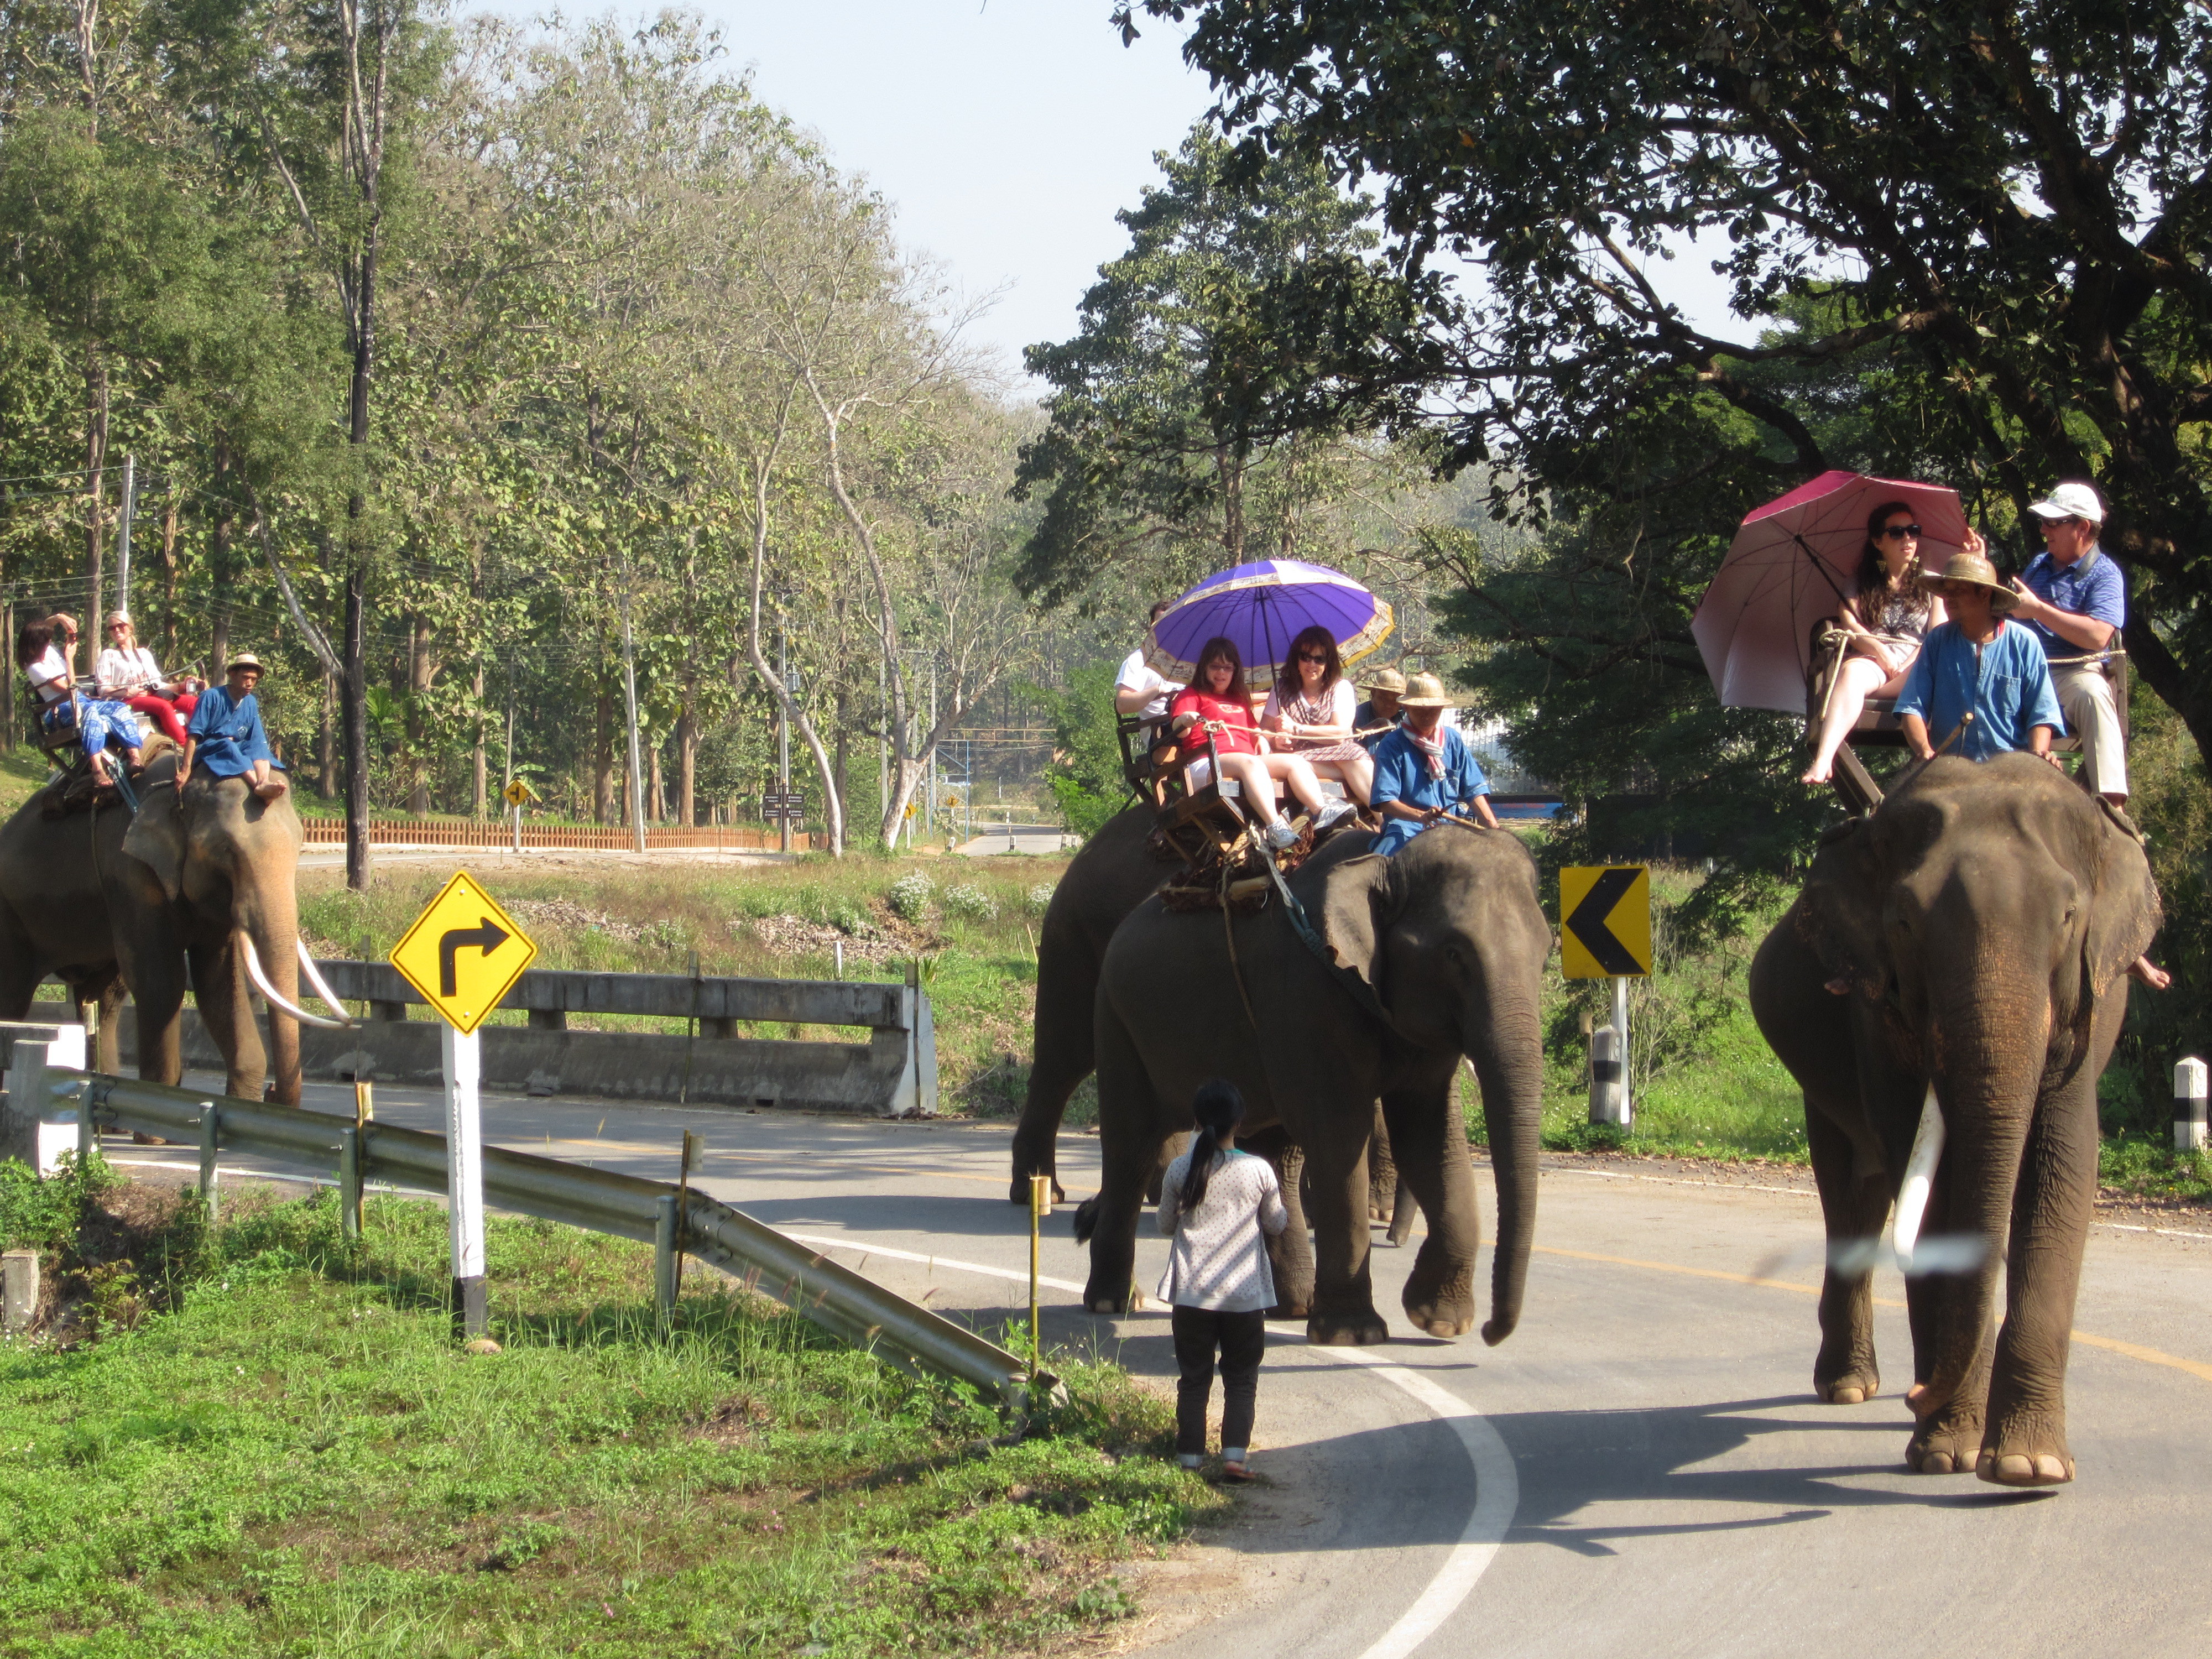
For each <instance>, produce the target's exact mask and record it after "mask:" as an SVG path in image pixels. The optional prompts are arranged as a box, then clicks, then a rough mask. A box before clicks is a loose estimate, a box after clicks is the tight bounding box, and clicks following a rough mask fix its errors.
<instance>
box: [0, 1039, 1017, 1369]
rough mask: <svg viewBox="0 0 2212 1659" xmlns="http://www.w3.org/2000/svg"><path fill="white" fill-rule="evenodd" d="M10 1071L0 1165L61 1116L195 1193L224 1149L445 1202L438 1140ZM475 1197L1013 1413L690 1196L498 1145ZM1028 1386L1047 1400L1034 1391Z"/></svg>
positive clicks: (23, 1046) (879, 1314) (913, 1332)
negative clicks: (715, 1279)
mask: <svg viewBox="0 0 2212 1659" xmlns="http://www.w3.org/2000/svg"><path fill="white" fill-rule="evenodd" d="M10 1059H11V1065H10V1067H9V1085H10V1087H9V1102H8V1112H7V1116H8V1120H9V1121H8V1122H7V1124H6V1125H5V1129H6V1133H0V1157H8V1156H15V1155H19V1154H17V1153H15V1152H14V1151H13V1150H12V1147H13V1146H14V1145H16V1144H20V1142H21V1139H22V1137H23V1135H24V1133H25V1129H26V1126H27V1125H28V1126H30V1128H31V1132H32V1134H33V1137H34V1138H35V1126H36V1125H37V1124H38V1123H39V1122H40V1121H45V1122H47V1123H54V1122H58V1121H66V1119H65V1117H64V1111H63V1109H64V1106H65V1105H67V1104H70V1103H74V1106H75V1113H74V1116H75V1122H76V1137H77V1147H78V1152H79V1154H80V1156H83V1155H86V1154H88V1153H89V1152H90V1151H91V1148H92V1146H93V1144H94V1137H95V1135H96V1133H97V1132H98V1131H99V1130H100V1129H133V1130H137V1131H138V1132H140V1133H144V1134H150V1135H159V1136H161V1138H162V1139H168V1140H177V1141H182V1142H184V1143H185V1144H187V1145H191V1144H194V1143H197V1146H198V1147H199V1152H200V1182H201V1189H202V1191H203V1192H206V1191H208V1190H210V1188H211V1187H212V1184H213V1181H214V1171H215V1160H216V1154H217V1153H218V1152H226V1151H228V1152H250V1153H252V1154H254V1155H256V1156H258V1157H262V1158H274V1159H277V1160H279V1161H282V1162H284V1163H288V1164H304V1165H306V1166H307V1167H309V1168H311V1169H314V1170H333V1169H334V1170H336V1172H337V1179H338V1182H339V1188H340V1194H339V1195H340V1200H341V1202H342V1204H343V1207H344V1209H345V1212H346V1213H347V1214H348V1215H349V1216H350V1215H351V1214H353V1213H354V1212H355V1211H356V1205H357V1201H358V1199H359V1197H360V1194H361V1190H362V1187H363V1186H364V1185H366V1184H367V1183H368V1182H371V1181H380V1182H385V1183H386V1184H388V1185H391V1186H394V1187H406V1188H414V1189H416V1190H418V1191H422V1192H428V1193H434V1194H440V1195H442V1194H444V1193H445V1191H446V1138H445V1137H444V1136H443V1135H438V1134H431V1133H427V1132H425V1131H423V1130H420V1129H407V1128H402V1127H399V1126H398V1124H392V1123H376V1122H369V1123H365V1124H356V1122H355V1121H354V1120H353V1119H352V1118H350V1117H343V1116H340V1115H337V1114H335V1113H331V1112H315V1111H309V1110H307V1109H304V1108H301V1107H294V1106H276V1105H268V1104H264V1103H261V1102H258V1101H251V1100H237V1099H234V1098H232V1097H229V1096H228V1095H214V1096H210V1095H206V1094H200V1093H196V1092H194V1091H191V1090H187V1089H173V1088H170V1087H167V1085H162V1084H159V1083H142V1082H139V1081H137V1080H136V1079H129V1078H119V1077H107V1076H104V1075H102V1074H100V1073H96V1072H83V1071H78V1070H76V1069H74V1068H71V1067H69V1066H54V1065H50V1064H49V1063H48V1060H49V1056H48V1054H47V1051H46V1044H44V1043H40V1042H23V1041H20V1040H19V1041H17V1042H15V1044H14V1050H13V1054H12V1055H11V1056H10ZM34 1144H35V1140H34ZM483 1187H484V1202H485V1203H486V1204H488V1205H490V1206H495V1207H497V1208H499V1209H502V1210H509V1211H513V1212H515V1213H517V1214H520V1215H529V1216H537V1217H539V1218H543V1219H544V1220H547V1221H557V1222H560V1223H562V1224H563V1225H567V1226H571V1227H581V1228H583V1229H585V1230H586V1231H591V1232H600V1233H611V1234H612V1235H613V1236H615V1237H617V1238H633V1239H636V1240H637V1241H639V1242H640V1243H648V1244H652V1245H653V1246H654V1247H655V1249H656V1250H657V1251H658V1252H659V1256H660V1264H659V1272H657V1273H655V1275H654V1283H655V1285H656V1287H657V1294H658V1296H659V1299H660V1301H661V1303H662V1305H663V1306H664V1307H665V1306H666V1305H667V1304H668V1303H669V1301H670V1300H671V1299H672V1297H673V1293H674V1285H675V1274H674V1273H673V1271H672V1269H673V1266H674V1260H675V1255H676V1254H677V1252H678V1250H679V1249H680V1250H681V1251H682V1253H684V1254H685V1255H691V1256H695V1257H696V1258H697V1259H699V1260H700V1261H707V1262H711V1263H713V1264H714V1266H715V1267H720V1268H721V1269H722V1271H724V1272H725V1273H728V1274H730V1275H731V1276H732V1278H735V1279H739V1280H741V1281H742V1282H743V1283H744V1284H745V1285H747V1286H748V1287H750V1288H751V1289H754V1290H757V1291H761V1292H763V1294H764V1295H767V1296H770V1297H774V1298H775V1300H776V1301H778V1302H781V1304H783V1305H784V1306H786V1307H787V1308H789V1309H790V1310H792V1311H793V1313H796V1314H799V1315H800V1316H803V1317H805V1318H807V1319H810V1320H811V1321H812V1322H814V1323H816V1324H817V1325H819V1326H821V1327H822V1328H823V1329H824V1330H827V1331H829V1332H832V1333H834V1334H836V1335H837V1336H840V1337H842V1338H843V1339H844V1340H847V1341H848V1342H850V1343H852V1344H853V1345H854V1346H855V1347H859V1348H864V1349H868V1350H872V1351H876V1352H882V1353H883V1354H884V1358H888V1359H890V1360H891V1361H892V1362H893V1363H894V1364H902V1365H904V1366H906V1367H908V1368H909V1369H912V1368H914V1367H917V1366H918V1367H920V1368H921V1369H924V1370H930V1371H934V1372H936V1373H937V1374H938V1375H939V1376H949V1377H952V1378H955V1379H957V1381H960V1382H963V1383H969V1384H972V1385H973V1386H974V1387H975V1388H976V1389H980V1390H981V1391H982V1392H983V1393H985V1394H987V1395H991V1396H994V1397H995V1398H996V1399H998V1400H999V1401H1001V1402H1002V1403H1004V1404H1005V1405H1006V1406H1009V1407H1015V1408H1017V1409H1018V1408H1021V1407H1024V1405H1025V1404H1026V1403H1027V1401H1028V1399H1029V1395H1030V1386H1031V1385H1030V1376H1029V1374H1028V1367H1027V1365H1026V1364H1024V1361H1023V1360H1021V1359H1020V1358H1018V1357H1017V1356H1015V1355H1014V1354H1012V1353H1009V1352H1007V1351H1006V1349H1004V1348H1001V1347H1000V1346H997V1345H996V1344H995V1343H993V1342H989V1341H987V1340H984V1339H983V1338H982V1337H981V1336H978V1335H977V1334H975V1332H973V1331H971V1330H969V1329H967V1328H965V1327H963V1326H961V1325H957V1324H955V1323H954V1322H952V1321H951V1320H949V1319H947V1318H945V1316H943V1315H941V1314H935V1313H932V1312H931V1311H930V1310H928V1309H927V1308H924V1307H921V1306H919V1305H918V1304H915V1303H912V1302H909V1301H908V1300H907V1299H906V1298H905V1297H902V1296H900V1295H898V1294H897V1293H896V1292H895V1291H887V1290H885V1289H884V1287H883V1286H882V1285H877V1284H874V1283H872V1281H870V1280H868V1279H863V1278H861V1277H860V1274H858V1273H854V1272H853V1271H852V1270H851V1269H850V1268H848V1267H840V1266H839V1265H838V1264H837V1263H836V1262H834V1261H830V1260H829V1258H828V1257H826V1256H824V1255H820V1254H819V1253H817V1252H816V1251H813V1250H810V1249H807V1248H805V1246H804V1245H801V1244H798V1243H793V1241H792V1240H790V1239H788V1238H786V1237H784V1236H783V1235H782V1234H781V1233H779V1232H777V1231H775V1229H774V1228H772V1227H769V1226H766V1225H763V1224H762V1223H760V1222H758V1221H756V1220H754V1219H753V1218H751V1217H750V1216H749V1215H746V1214H745V1213H744V1212H743V1211H740V1210H737V1209H733V1208H732V1207H731V1206H729V1205H726V1204H724V1203H722V1202H721V1201H720V1200H717V1199H713V1198H709V1197H708V1196H707V1195H706V1194H703V1193H701V1192H698V1191H697V1190H696V1189H692V1190H688V1191H684V1192H683V1193H680V1194H679V1192H678V1188H676V1187H675V1186H673V1185H671V1183H669V1182H659V1181H645V1180H641V1179H640V1178H639V1177H637V1176H625V1175H617V1174H614V1173H613V1172H611V1171H610V1170H594V1169H590V1168H588V1167H586V1166H585V1165H583V1164H569V1163H564V1162H563V1161H562V1160H561V1159H559V1158H540V1157H538V1156H536V1155H535V1154H532V1153H529V1152H508V1151H507V1150H506V1149H505V1148H503V1147H497V1146H487V1147H485V1148H484V1149H483ZM679 1204H680V1206H681V1209H680V1212H679V1209H678V1206H679ZM1037 1381H1038V1383H1039V1384H1040V1385H1041V1386H1043V1387H1047V1388H1049V1387H1050V1384H1049V1383H1048V1382H1047V1381H1046V1380H1045V1379H1043V1378H1039V1379H1037Z"/></svg>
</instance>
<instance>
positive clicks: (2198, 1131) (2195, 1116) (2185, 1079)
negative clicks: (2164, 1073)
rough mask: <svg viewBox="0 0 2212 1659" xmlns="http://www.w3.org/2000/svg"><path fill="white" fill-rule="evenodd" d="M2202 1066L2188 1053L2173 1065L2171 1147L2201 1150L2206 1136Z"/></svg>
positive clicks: (2182, 1149)
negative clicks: (2183, 1058) (2187, 1055)
mask: <svg viewBox="0 0 2212 1659" xmlns="http://www.w3.org/2000/svg"><path fill="white" fill-rule="evenodd" d="M2205 1093H2206V1089H2205V1065H2204V1062H2203V1060H2199V1059H2197V1056H2196V1055H2194V1054H2191V1055H2190V1056H2189V1057H2188V1058H2187V1059H2186V1060H2181V1061H2179V1062H2178V1063H2177V1064H2176V1065H2175V1066H2174V1068H2173V1150H2174V1151H2175V1152H2199V1151H2202V1150H2203V1147H2204V1146H2205V1144H2206V1140H2207V1137H2208V1133H2212V1132H2208V1129H2207V1126H2206V1121H2205Z"/></svg>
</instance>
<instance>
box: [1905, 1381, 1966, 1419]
mask: <svg viewBox="0 0 2212 1659" xmlns="http://www.w3.org/2000/svg"><path fill="white" fill-rule="evenodd" d="M1957 1392H1958V1390H1957V1389H1954V1388H1948V1387H1945V1386H1942V1385H1940V1384H1937V1383H1914V1384H1913V1385H1912V1386H1911V1388H1909V1389H1906V1390H1905V1409H1906V1410H1907V1411H1909V1412H1911V1413H1912V1414H1913V1415H1914V1416H1915V1417H1917V1418H1918V1419H1920V1420H1921V1421H1922V1422H1923V1423H1924V1422H1926V1421H1927V1420H1928V1419H1929V1418H1931V1417H1933V1416H1935V1415H1936V1413H1938V1412H1940V1411H1942V1409H1943V1407H1946V1406H1948V1405H1949V1404H1950V1403H1951V1396H1952V1395H1954V1394H1956V1393H1957Z"/></svg>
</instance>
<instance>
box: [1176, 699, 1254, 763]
mask: <svg viewBox="0 0 2212 1659" xmlns="http://www.w3.org/2000/svg"><path fill="white" fill-rule="evenodd" d="M1178 714H1195V715H1197V716H1198V717H1199V718H1200V720H1218V722H1220V723H1221V724H1222V725H1223V726H1226V727H1227V728H1228V730H1226V731H1224V732H1215V733H1213V747H1214V750H1215V752H1216V753H1218V754H1223V755H1256V754H1258V753H1259V752H1260V742H1259V738H1260V730H1259V727H1258V726H1255V725H1254V724H1253V720H1252V705H1251V704H1250V703H1249V702H1246V701H1245V700H1244V699H1243V697H1241V696H1235V697H1217V696H1214V695H1213V694H1212V692H1211V691H1201V690H1199V689H1198V688H1197V687H1196V686H1194V685H1187V686H1185V687H1184V688H1183V689H1182V690H1180V691H1178V692H1176V697H1175V701H1174V702H1171V703H1170V704H1169V705H1168V719H1169V720H1170V723H1172V722H1173V720H1174V719H1175V717H1176V715H1178ZM1182 744H1183V747H1184V750H1185V751H1186V752H1188V750H1194V749H1198V750H1202V749H1203V748H1205V746H1206V733H1205V732H1202V731H1200V730H1199V729H1198V728H1197V727H1195V726H1194V727H1192V728H1191V731H1190V733H1189V735H1188V736H1187V737H1186V738H1183V739H1182Z"/></svg>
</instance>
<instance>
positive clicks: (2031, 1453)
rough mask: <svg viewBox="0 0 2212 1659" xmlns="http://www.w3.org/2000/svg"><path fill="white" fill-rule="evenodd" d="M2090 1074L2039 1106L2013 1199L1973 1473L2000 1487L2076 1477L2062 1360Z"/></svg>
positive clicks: (2076, 1253) (2080, 1211)
mask: <svg viewBox="0 0 2212 1659" xmlns="http://www.w3.org/2000/svg"><path fill="white" fill-rule="evenodd" d="M2089 1073H2090V1068H2089V1067H2088V1066H2083V1067H2081V1070H2080V1071H2079V1072H2078V1073H2076V1074H2075V1078H2074V1079H2073V1080H2072V1081H2071V1082H2070V1083H2069V1085H2067V1086H2066V1088H2065V1089H2064V1090H2063V1091H2062V1092H2061V1093H2059V1094H2057V1095H2056V1096H2050V1097H2045V1099H2044V1100H2043V1102H2042V1103H2041V1108H2040V1109H2039V1111H2038V1113H2037V1115H2036V1121H2035V1124H2034V1127H2033V1128H2032V1129H2031V1130H2030V1131H2029V1134H2028V1142H2027V1158H2026V1159H2025V1160H2024V1162H2023V1164H2022V1167H2021V1181H2020V1185H2019V1187H2018V1188H2017V1189H2015V1192H2014V1194H2013V1209H2012V1235H2011V1240H2010V1243H2009V1244H2008V1249H2007V1253H2006V1260H2005V1318H2004V1327H2003V1328H2002V1330H2000V1331H1999V1332H1998V1333H1997V1339H1996V1352H1995V1356H1994V1360H1993V1363H1992V1364H1991V1368H1990V1389H1989V1423H1988V1427H1987V1428H1986V1429H1985V1430H1984V1431H1983V1436H1982V1444H1981V1449H1980V1452H1979V1454H1978V1457H1977V1459H1976V1462H1975V1468H1974V1472H1975V1473H1976V1474H1978V1475H1980V1476H1981V1478H1982V1479H1983V1480H1990V1481H1995V1482H1996V1484H1997V1485H1999V1486H2061V1485H2063V1484H2064V1483H2065V1482H2067V1481H2069V1480H2072V1479H2073V1478H2074V1454H2073V1453H2072V1451H2071V1450H2069V1449H2068V1447H2067V1444H2066V1358H2067V1349H2068V1345H2069V1338H2070V1334H2071V1333H2072V1330H2073V1328H2074V1303H2075V1296H2076V1294H2077V1292H2078V1291H2079V1290H2080V1288H2081V1252H2082V1250H2083V1249H2084V1247H2085V1246H2086V1244H2087V1241H2088V1237H2089V1225H2090V1221H2091V1219H2092V1217H2093V1212H2094V1208H2095V1201H2096V1187H2095V1182H2096V1170H2097V1105H2096V1085H2095V1082H2094V1079H2093V1078H2092V1077H2091V1076H2090V1074H2089Z"/></svg>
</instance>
